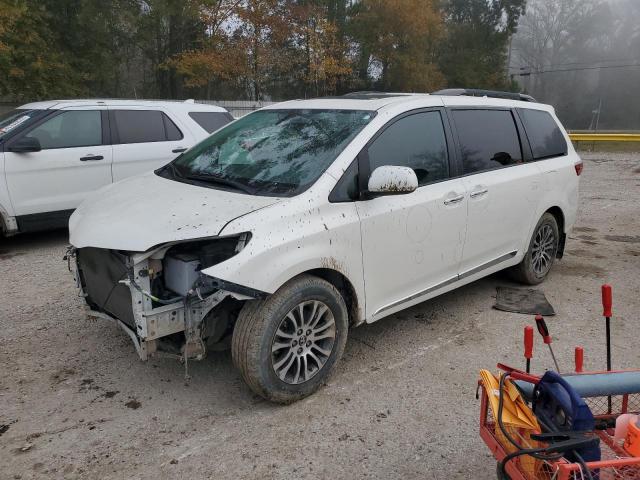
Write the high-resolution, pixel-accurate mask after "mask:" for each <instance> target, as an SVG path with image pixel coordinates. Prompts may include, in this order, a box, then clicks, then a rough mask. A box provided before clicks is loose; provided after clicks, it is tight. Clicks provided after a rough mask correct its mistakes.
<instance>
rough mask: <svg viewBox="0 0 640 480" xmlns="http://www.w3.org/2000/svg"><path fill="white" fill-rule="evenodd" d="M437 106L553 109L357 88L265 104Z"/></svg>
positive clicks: (507, 101)
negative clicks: (326, 94)
mask: <svg viewBox="0 0 640 480" xmlns="http://www.w3.org/2000/svg"><path fill="white" fill-rule="evenodd" d="M437 106H440V107H441V106H448V107H464V106H468V107H502V108H516V107H519V108H533V109H536V110H553V107H551V106H549V105H545V104H542V103H537V102H532V101H523V100H514V99H504V98H495V97H487V96H470V95H440V94H437V95H430V94H428V93H380V92H356V93H353V94H347V95H344V96H342V97H323V98H314V99H309V100H289V101H286V102H281V103H275V104H273V105H269V106H267V107H264V108H263V110H281V109H296V110H297V109H301V110H304V109H326V110H367V111H378V110H387V109H394V110H396V109H401V110H412V109H414V108H427V107H437Z"/></svg>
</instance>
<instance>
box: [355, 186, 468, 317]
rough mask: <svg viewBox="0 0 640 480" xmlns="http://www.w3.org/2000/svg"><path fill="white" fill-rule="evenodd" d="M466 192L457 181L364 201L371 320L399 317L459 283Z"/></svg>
mask: <svg viewBox="0 0 640 480" xmlns="http://www.w3.org/2000/svg"><path fill="white" fill-rule="evenodd" d="M465 193H466V191H465V186H464V182H463V181H462V180H460V179H454V180H449V181H444V182H440V183H436V184H433V185H427V186H424V187H421V188H419V189H418V190H416V191H415V192H413V193H411V194H408V195H398V196H385V197H380V198H376V199H374V200H371V201H367V202H358V204H357V205H358V213H359V215H360V222H361V223H360V224H361V231H362V256H363V261H364V274H365V279H366V280H365V289H366V299H367V317H372V316H373V317H377V318H380V317H381V316H384V315H385V314H387V313H393V311H394V309H396V307H401V306H409V305H408V304H409V303H410V302H412V301H413V300H416V299H418V298H419V297H421V296H423V295H427V294H428V293H430V291H431V289H434V290H435V289H437V288H439V287H444V286H446V285H448V284H449V283H452V282H453V281H455V280H456V279H457V274H458V267H459V265H460V260H461V256H462V247H463V244H464V238H465V225H466V219H467V198H466V195H465ZM377 318H376V319H377Z"/></svg>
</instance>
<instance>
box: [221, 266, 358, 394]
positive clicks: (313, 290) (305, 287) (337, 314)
mask: <svg viewBox="0 0 640 480" xmlns="http://www.w3.org/2000/svg"><path fill="white" fill-rule="evenodd" d="M300 305H303V307H302V310H299V308H300ZM317 305H320V307H319V309H318V310H314V309H313V308H314V306H317ZM324 307H328V310H324ZM294 309H296V310H295V311H296V312H300V313H299V314H297V313H294V312H293V310H294ZM310 310H311V311H310ZM319 311H323V312H324V313H323V315H322V318H323V319H324V320H323V321H324V322H325V324H328V325H329V327H324V332H327V331H329V330H330V334H335V336H334V338H333V340H332V343H331V349H330V354H329V355H327V356H324V355H320V354H319V351H318V350H316V348H318V347H316V346H315V345H316V343H318V346H322V347H323V349H325V347H326V349H325V351H329V347H328V346H326V343H323V344H321V343H320V342H323V341H325V342H326V341H327V340H326V339H325V340H317V341H316V340H314V338H315V337H314V335H316V336H317V337H318V338H319V337H321V336H323V335H324V336H326V333H319V334H315V333H312V334H309V338H308V339H307V338H306V337H298V336H296V335H297V333H298V332H297V331H296V332H295V333H293V336H295V338H291V339H290V340H289V339H287V340H284V339H283V338H282V336H281V333H282V332H284V331H285V329H286V328H292V327H293V328H294V329H297V328H298V327H297V326H296V325H297V324H296V323H294V321H292V320H291V319H290V318H291V317H289V314H293V316H294V318H295V320H299V319H300V316H301V317H302V320H300V325H298V326H302V323H304V318H305V315H307V316H310V317H311V318H310V319H309V323H308V324H305V325H306V326H304V327H303V328H305V329H306V328H307V327H312V326H313V323H312V321H313V319H314V315H315V317H316V318H319V317H321V315H318V314H317V313H316V312H319ZM303 312H304V313H303ZM329 313H330V314H331V315H332V316H333V323H331V317H330V315H329ZM316 322H319V321H316ZM332 325H335V327H334V326H332ZM318 328H319V329H321V328H322V327H318ZM348 328H349V315H348V311H347V306H346V304H345V301H344V299H343V298H342V295H341V294H340V292H339V291H338V290H337V289H336V288H335V287H334V286H333V285H331V284H330V283H329V282H327V281H325V280H323V279H321V278H318V277H315V276H312V275H300V276H298V277H296V278H294V279H292V280H290V281H289V282H287V283H286V284H284V285H283V286H282V287H281V288H280V289H279V290H278V291H277V292H276V293H274V294H273V295H270V296H269V297H267V298H266V299H264V300H252V301H249V302H247V303H246V304H245V305H244V306H243V308H242V310H241V311H240V314H239V316H238V320H237V322H236V324H235V327H234V330H233V338H232V341H231V355H232V358H233V363H234V364H235V366H236V367H237V368H238V370H240V373H241V374H242V378H243V379H244V381H245V382H246V383H247V385H248V386H249V388H251V390H253V391H254V392H255V393H257V394H258V395H260V396H262V397H264V398H266V399H267V400H270V401H272V402H277V403H283V404H287V403H292V402H295V401H296V400H300V399H302V398H304V397H307V396H309V395H311V394H312V393H314V392H315V391H316V390H318V388H320V387H321V386H322V385H323V384H324V382H325V381H326V380H327V378H328V377H329V376H330V375H331V374H332V373H333V371H334V370H335V367H336V365H337V363H338V360H339V359H340V357H341V356H342V353H343V352H344V347H345V344H346V342H347V333H348ZM309 331H311V330H305V332H304V333H303V335H304V334H305V333H307V332H309ZM288 334H289V333H288ZM301 338H305V342H304V343H305V345H308V344H309V343H313V346H311V347H309V348H307V350H308V351H311V352H312V353H315V356H316V358H322V359H324V363H323V364H322V365H321V366H320V363H319V362H318V361H315V360H310V359H311V357H310V356H309V357H307V356H306V355H307V354H306V353H302V354H301V353H298V350H302V348H301V344H302V342H301V344H300V345H298V344H297V343H296V345H297V346H296V345H294V342H298V341H300V339H301ZM277 339H279V340H280V341H278V340H277ZM311 340H313V342H311ZM284 342H290V344H288V346H287V347H284V348H282V347H280V348H281V350H282V353H281V350H276V351H275V352H276V353H273V352H272V348H278V346H280V345H282V344H283V343H284ZM298 347H300V348H298ZM320 351H322V350H320ZM276 355H281V357H280V358H284V356H285V355H293V356H294V357H296V356H297V357H299V358H300V361H299V360H298V359H294V363H295V364H296V366H295V367H292V368H294V371H297V373H301V371H304V372H305V373H304V381H301V380H303V379H302V378H299V377H298V376H295V374H294V373H293V372H292V371H291V370H289V371H288V372H285V373H284V375H285V380H286V381H285V380H283V379H282V378H281V377H280V375H282V371H283V370H284V368H285V367H281V371H280V374H278V373H276V367H275V365H278V364H280V363H281V361H280V360H279V359H278V358H277V357H275V356H276ZM309 355H310V354H309ZM302 356H304V357H305V358H304V360H302ZM274 357H275V358H276V360H277V362H276V363H274ZM290 358H291V357H290ZM285 363H288V361H285ZM314 364H316V366H317V367H318V368H317V369H316V370H315V371H314V372H311V370H313V365H314ZM301 365H304V367H301ZM296 367H297V370H296ZM307 376H308V377H309V378H308V379H307ZM292 377H294V378H292ZM292 382H299V383H292Z"/></svg>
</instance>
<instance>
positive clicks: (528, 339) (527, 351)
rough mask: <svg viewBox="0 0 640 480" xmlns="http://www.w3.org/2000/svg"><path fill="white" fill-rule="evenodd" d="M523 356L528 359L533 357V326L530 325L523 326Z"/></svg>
mask: <svg viewBox="0 0 640 480" xmlns="http://www.w3.org/2000/svg"><path fill="white" fill-rule="evenodd" d="M524 358H528V359H529V360H531V359H532V358H533V327H532V326H531V325H527V326H526V327H524Z"/></svg>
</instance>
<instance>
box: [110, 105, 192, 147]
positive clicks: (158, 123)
mask: <svg viewBox="0 0 640 480" xmlns="http://www.w3.org/2000/svg"><path fill="white" fill-rule="evenodd" d="M111 114H112V119H113V121H114V123H115V128H114V129H115V132H116V143H150V142H167V141H176V140H180V139H182V138H183V135H182V132H181V131H180V129H179V128H178V127H177V126H176V124H175V123H173V122H172V121H171V119H170V118H169V117H168V116H167V115H165V114H164V113H163V112H161V111H159V110H113V111H112V112H111Z"/></svg>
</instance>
